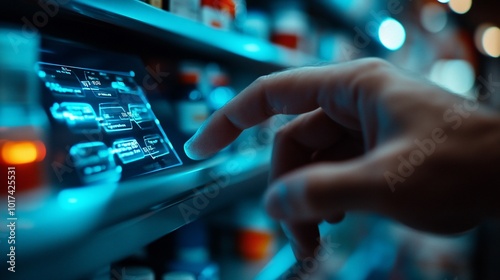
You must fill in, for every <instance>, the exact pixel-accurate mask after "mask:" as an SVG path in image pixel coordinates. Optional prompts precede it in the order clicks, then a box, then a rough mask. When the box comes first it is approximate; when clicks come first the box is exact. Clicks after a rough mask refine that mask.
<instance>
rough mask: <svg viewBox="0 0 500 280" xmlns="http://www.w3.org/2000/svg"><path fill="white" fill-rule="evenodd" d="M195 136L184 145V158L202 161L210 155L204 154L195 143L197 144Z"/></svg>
mask: <svg viewBox="0 0 500 280" xmlns="http://www.w3.org/2000/svg"><path fill="white" fill-rule="evenodd" d="M197 134H198V133H196V134H195V135H193V136H192V137H191V138H190V139H189V140H187V141H186V143H184V153H185V154H186V156H187V157H188V158H190V159H192V160H202V159H206V158H208V157H210V155H206V154H204V153H203V152H202V151H201V149H200V147H197V146H200V144H198V143H196V142H197V140H198V139H197Z"/></svg>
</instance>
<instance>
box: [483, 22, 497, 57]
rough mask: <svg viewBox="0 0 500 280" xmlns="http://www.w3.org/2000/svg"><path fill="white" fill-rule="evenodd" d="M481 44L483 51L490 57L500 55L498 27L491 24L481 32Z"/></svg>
mask: <svg viewBox="0 0 500 280" xmlns="http://www.w3.org/2000/svg"><path fill="white" fill-rule="evenodd" d="M482 43H483V44H482V45H483V49H484V52H485V53H486V54H488V55H489V56H492V57H499V56H500V28H498V27H496V26H491V27H489V28H487V29H486V30H485V31H484V33H483V38H482Z"/></svg>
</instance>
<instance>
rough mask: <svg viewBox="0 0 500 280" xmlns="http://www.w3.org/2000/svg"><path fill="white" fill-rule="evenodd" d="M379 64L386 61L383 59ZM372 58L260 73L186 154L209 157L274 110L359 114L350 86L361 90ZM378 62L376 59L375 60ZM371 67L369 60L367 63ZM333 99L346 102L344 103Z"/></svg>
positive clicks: (350, 116) (215, 117)
mask: <svg viewBox="0 0 500 280" xmlns="http://www.w3.org/2000/svg"><path fill="white" fill-rule="evenodd" d="M371 61H377V63H378V65H380V63H379V62H378V60H373V59H371ZM367 62H368V61H367V60H366V59H365V60H358V61H353V62H349V63H345V64H341V65H330V66H322V67H305V68H298V69H294V70H288V71H284V72H280V73H276V74H271V75H269V76H264V77H261V78H259V79H257V80H256V81H255V82H253V83H252V84H251V85H250V86H248V87H247V88H246V89H244V90H243V91H242V92H241V93H240V94H239V95H237V96H236V97H235V98H234V99H233V100H231V101H230V102H229V103H228V104H227V105H226V106H224V107H223V108H221V109H220V110H218V111H217V112H215V113H214V114H213V115H212V116H211V117H210V118H209V119H208V120H207V121H206V122H205V123H204V124H203V125H202V126H201V127H200V129H198V131H197V132H196V134H195V135H194V136H193V137H192V138H191V139H189V140H188V141H187V142H186V144H185V147H184V148H185V151H186V154H187V155H188V156H189V157H190V158H192V159H203V158H206V157H209V156H211V155H213V154H215V153H216V152H218V151H219V150H221V149H223V148H224V147H225V146H227V145H229V144H230V143H231V142H232V141H233V140H234V139H236V137H238V135H239V134H240V133H241V132H242V131H243V130H244V129H246V128H249V127H252V126H254V125H256V124H258V123H260V122H262V121H264V120H266V119H268V118H269V117H270V116H272V115H276V114H283V113H286V114H300V113H305V112H309V111H312V110H315V109H317V108H318V107H320V106H321V107H329V108H328V110H327V111H328V112H329V113H330V114H334V112H335V111H337V110H333V111H332V108H334V109H337V108H340V107H342V108H340V109H341V110H338V114H339V116H337V117H334V118H333V119H334V120H336V121H338V119H339V118H343V117H346V115H347V118H348V119H349V121H352V119H353V118H354V119H356V118H357V102H356V96H358V95H357V94H350V90H349V89H355V90H358V91H359V90H361V89H360V86H364V85H363V84H359V83H356V84H355V85H353V82H357V81H358V80H359V79H355V78H356V75H357V74H359V73H360V72H361V73H362V72H363V66H366V64H367ZM372 66H374V65H372ZM367 67H368V66H367ZM332 103H342V104H341V105H342V106H338V105H335V104H332Z"/></svg>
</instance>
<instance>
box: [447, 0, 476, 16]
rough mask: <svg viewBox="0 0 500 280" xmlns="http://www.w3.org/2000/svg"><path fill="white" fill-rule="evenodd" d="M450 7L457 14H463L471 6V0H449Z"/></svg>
mask: <svg viewBox="0 0 500 280" xmlns="http://www.w3.org/2000/svg"><path fill="white" fill-rule="evenodd" d="M448 5H450V9H451V10H452V11H454V12H455V13H457V14H465V13H467V12H468V11H469V10H470V8H471V7H472V0H450V3H448Z"/></svg>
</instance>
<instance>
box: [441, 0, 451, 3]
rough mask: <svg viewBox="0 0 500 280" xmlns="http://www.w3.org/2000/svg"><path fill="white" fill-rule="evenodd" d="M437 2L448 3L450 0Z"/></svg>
mask: <svg viewBox="0 0 500 280" xmlns="http://www.w3.org/2000/svg"><path fill="white" fill-rule="evenodd" d="M438 2H439V3H448V2H450V0H438Z"/></svg>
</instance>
